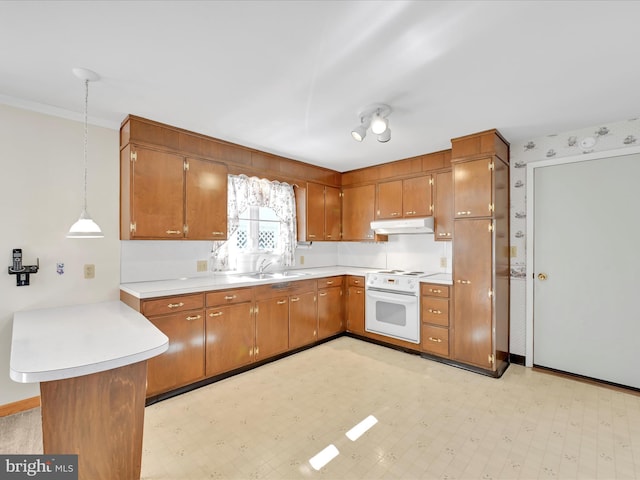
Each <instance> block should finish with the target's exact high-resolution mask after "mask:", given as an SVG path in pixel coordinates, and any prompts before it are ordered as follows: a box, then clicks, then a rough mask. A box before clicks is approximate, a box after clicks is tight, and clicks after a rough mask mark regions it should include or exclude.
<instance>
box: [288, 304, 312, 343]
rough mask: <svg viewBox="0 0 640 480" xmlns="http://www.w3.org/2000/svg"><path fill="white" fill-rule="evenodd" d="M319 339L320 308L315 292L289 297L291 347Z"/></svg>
mask: <svg viewBox="0 0 640 480" xmlns="http://www.w3.org/2000/svg"><path fill="white" fill-rule="evenodd" d="M317 339H318V310H317V307H316V294H315V292H307V293H303V294H300V295H291V296H290V297H289V349H292V348H298V347H302V346H304V345H309V344H311V343H313V342H315V341H316V340H317Z"/></svg>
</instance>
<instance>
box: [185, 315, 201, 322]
mask: <svg viewBox="0 0 640 480" xmlns="http://www.w3.org/2000/svg"><path fill="white" fill-rule="evenodd" d="M199 319H200V315H196V316H194V317H187V318H186V320H189V321H192V320H199Z"/></svg>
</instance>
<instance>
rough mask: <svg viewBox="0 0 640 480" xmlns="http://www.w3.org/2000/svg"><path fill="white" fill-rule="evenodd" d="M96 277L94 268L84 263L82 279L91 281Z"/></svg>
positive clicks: (92, 265) (91, 264) (90, 264)
mask: <svg viewBox="0 0 640 480" xmlns="http://www.w3.org/2000/svg"><path fill="white" fill-rule="evenodd" d="M95 277H96V266H95V265H94V264H93V263H85V265H84V278H86V279H91V278H95Z"/></svg>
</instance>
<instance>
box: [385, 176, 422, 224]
mask: <svg viewBox="0 0 640 480" xmlns="http://www.w3.org/2000/svg"><path fill="white" fill-rule="evenodd" d="M432 184H433V180H432V177H431V175H421V176H419V177H413V178H407V179H404V180H393V181H390V182H380V183H378V185H377V205H378V209H377V210H376V218H377V219H389V218H408V217H427V216H429V215H431V214H432V210H433V207H432V204H431V198H432V197H431V194H432V192H431V189H432Z"/></svg>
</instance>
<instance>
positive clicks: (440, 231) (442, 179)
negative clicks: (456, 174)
mask: <svg viewBox="0 0 640 480" xmlns="http://www.w3.org/2000/svg"><path fill="white" fill-rule="evenodd" d="M434 224H435V228H434V240H451V239H452V238H453V174H452V173H451V172H440V173H436V181H435V201H434Z"/></svg>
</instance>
